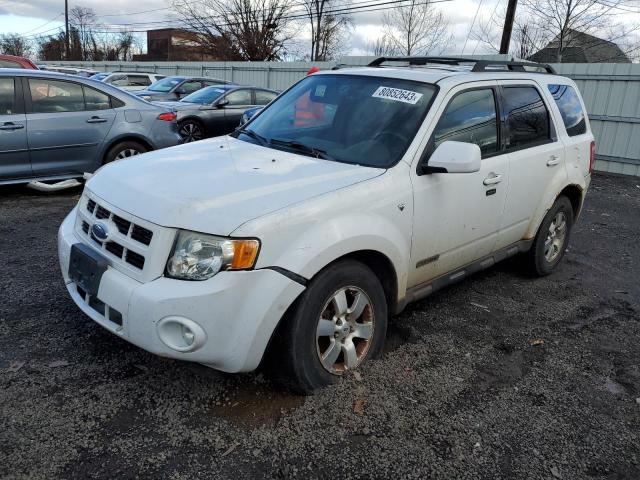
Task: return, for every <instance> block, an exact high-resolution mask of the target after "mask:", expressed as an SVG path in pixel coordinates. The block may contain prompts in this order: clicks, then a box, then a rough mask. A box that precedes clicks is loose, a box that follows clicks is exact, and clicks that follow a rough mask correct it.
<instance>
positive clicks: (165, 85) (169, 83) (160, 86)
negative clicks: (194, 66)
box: [148, 77, 183, 93]
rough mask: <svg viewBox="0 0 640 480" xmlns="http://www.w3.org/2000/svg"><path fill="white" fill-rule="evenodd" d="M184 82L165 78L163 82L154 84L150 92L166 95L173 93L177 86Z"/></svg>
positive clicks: (179, 79) (159, 81)
mask: <svg viewBox="0 0 640 480" xmlns="http://www.w3.org/2000/svg"><path fill="white" fill-rule="evenodd" d="M182 80H183V79H182V78H171V77H169V78H163V79H162V80H158V81H157V82H156V83H154V84H152V85H151V86H150V87H149V88H148V90H149V91H151V92H163V93H166V92H169V91H171V90H172V89H173V88H174V87H175V86H176V85H178V84H180V82H182Z"/></svg>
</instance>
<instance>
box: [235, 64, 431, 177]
mask: <svg viewBox="0 0 640 480" xmlns="http://www.w3.org/2000/svg"><path fill="white" fill-rule="evenodd" d="M435 92H436V87H435V86H433V85H430V84H427V83H422V82H415V81H411V80H402V79H397V78H384V77H372V76H359V75H340V74H322V75H312V76H309V77H307V78H305V79H304V80H302V81H301V82H299V83H298V84H296V85H295V86H294V87H292V88H291V89H290V90H289V91H287V92H285V93H283V94H282V95H280V96H279V97H278V98H277V99H276V100H274V101H273V103H271V104H270V105H269V106H268V107H266V108H265V110H264V111H263V112H262V113H261V114H260V115H259V116H257V117H256V118H255V119H254V120H253V121H252V122H251V123H249V124H248V125H247V126H246V129H247V130H250V132H248V133H244V134H243V133H242V130H239V131H238V132H237V133H236V134H235V136H236V137H237V138H239V139H240V140H245V141H248V142H252V143H259V144H261V145H263V146H265V147H270V148H276V149H281V150H287V151H293V152H295V153H301V154H303V155H309V156H314V157H316V158H325V159H329V160H335V161H340V162H345V163H353V164H359V165H366V166H371V167H380V168H388V167H390V166H392V165H394V164H395V163H397V162H398V161H399V160H400V159H401V158H402V155H404V153H405V151H406V150H407V148H409V145H410V144H411V141H412V140H413V138H414V136H415V134H416V132H417V131H418V128H419V127H420V125H421V123H422V121H423V119H424V117H425V115H426V113H427V111H428V109H429V106H430V105H431V100H432V99H433V96H434V94H435Z"/></svg>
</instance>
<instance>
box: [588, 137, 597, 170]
mask: <svg viewBox="0 0 640 480" xmlns="http://www.w3.org/2000/svg"><path fill="white" fill-rule="evenodd" d="M595 166H596V142H595V140H592V141H591V150H590V151H589V173H593V167H595Z"/></svg>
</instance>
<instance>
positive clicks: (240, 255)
mask: <svg viewBox="0 0 640 480" xmlns="http://www.w3.org/2000/svg"><path fill="white" fill-rule="evenodd" d="M259 249H260V242H258V241H257V240H233V261H232V262H231V267H229V268H230V270H244V269H247V268H252V267H253V265H254V263H255V262H256V257H257V256H258V250H259Z"/></svg>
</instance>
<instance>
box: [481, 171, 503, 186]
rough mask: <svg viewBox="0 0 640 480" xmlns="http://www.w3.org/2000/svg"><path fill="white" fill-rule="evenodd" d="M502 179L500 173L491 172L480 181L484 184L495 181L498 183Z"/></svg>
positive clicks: (492, 183)
mask: <svg viewBox="0 0 640 480" xmlns="http://www.w3.org/2000/svg"><path fill="white" fill-rule="evenodd" d="M501 181H502V175H500V174H497V173H493V172H491V173H490V174H489V176H488V177H487V178H485V179H484V180H483V181H482V183H483V184H485V185H495V184H496V183H500V182H501Z"/></svg>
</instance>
